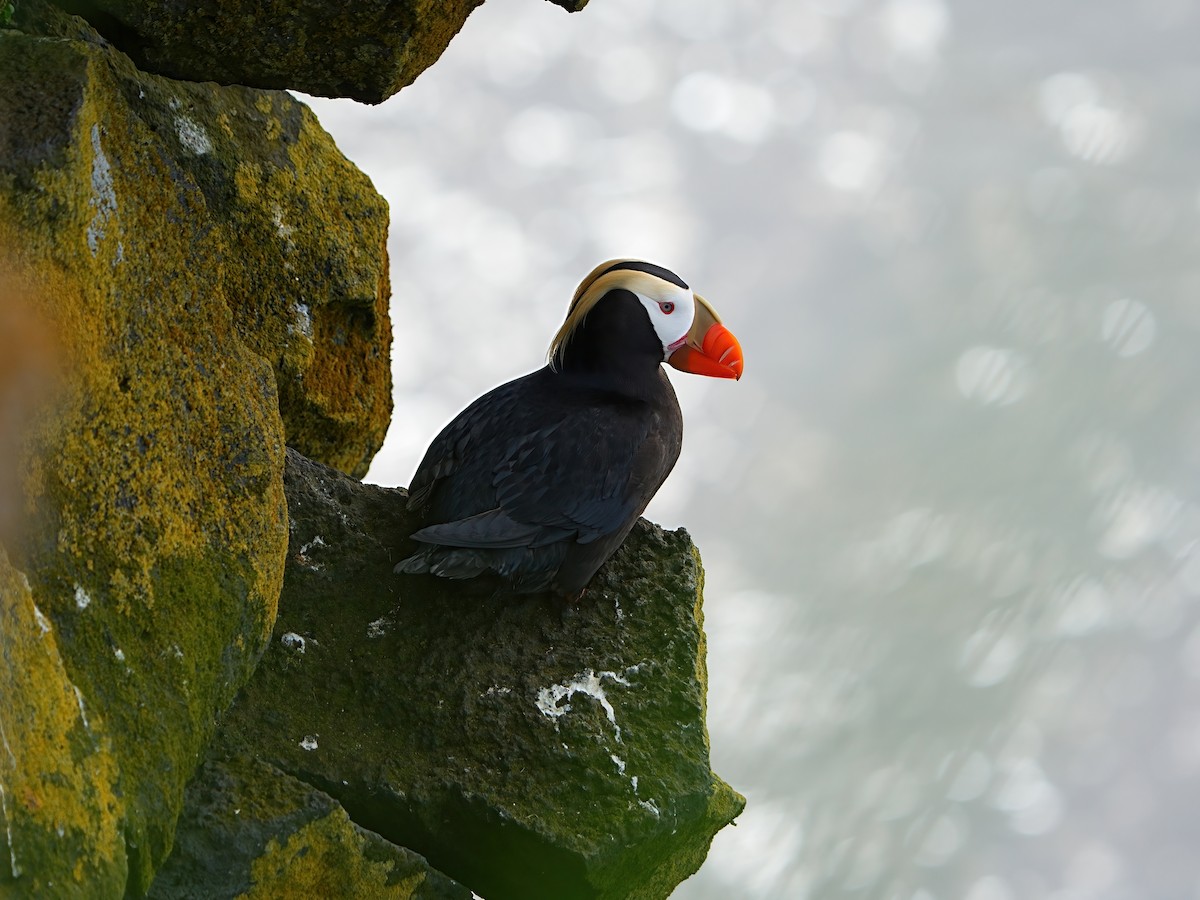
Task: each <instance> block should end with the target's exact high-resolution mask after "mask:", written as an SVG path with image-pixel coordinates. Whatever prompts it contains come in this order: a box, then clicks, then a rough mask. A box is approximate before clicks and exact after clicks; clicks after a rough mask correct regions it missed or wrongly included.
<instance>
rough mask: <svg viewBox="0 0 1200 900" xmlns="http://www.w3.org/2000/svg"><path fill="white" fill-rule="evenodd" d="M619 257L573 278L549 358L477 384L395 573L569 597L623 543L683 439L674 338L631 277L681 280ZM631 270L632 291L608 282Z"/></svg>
mask: <svg viewBox="0 0 1200 900" xmlns="http://www.w3.org/2000/svg"><path fill="white" fill-rule="evenodd" d="M628 262H629V261H614V262H613V263H610V264H606V266H607V268H605V266H601V267H598V268H597V269H596V270H595V271H594V272H593V273H592V275H590V276H589V280H585V282H584V284H583V285H581V286H580V290H579V291H578V292H577V293H576V297H575V302H574V303H573V306H572V315H574V316H575V319H574V320H572V319H570V318H569V319H568V325H569V327H568V325H564V332H560V338H561V342H558V341H556V343H558V346H556V348H552V353H553V355H552V359H551V364H550V365H547V366H545V367H544V368H542V369H539V370H538V371H536V372H533V373H531V374H529V375H526V376H524V377H522V378H518V379H516V380H514V381H510V382H508V383H507V384H504V385H501V386H500V387H498V388H495V389H494V390H492V391H490V392H488V393H487V394H484V395H483V396H482V397H480V398H479V399H478V400H476V401H475V402H474V403H472V404H471V405H470V406H468V407H467V408H466V409H465V410H463V411H462V412H461V413H460V414H459V415H458V416H457V417H456V418H455V419H454V420H453V421H452V422H451V423H450V424H449V425H447V426H446V427H445V428H444V429H443V430H442V432H441V433H440V434H439V435H438V436H437V437H436V438H435V439H434V441H433V443H432V444H431V445H430V447H429V449H428V450H427V451H426V454H425V457H424V459H423V460H422V462H421V464H420V466H419V468H418V469H417V473H416V475H415V476H414V478H413V481H412V485H411V488H410V494H409V501H408V506H409V508H410V509H412V510H414V511H417V513H418V516H419V521H420V523H421V527H420V528H419V529H418V530H417V531H415V532H414V533H413V535H412V537H413V539H414V540H416V541H417V542H419V543H420V544H421V547H420V548H419V549H418V550H417V552H416V553H414V554H413V555H412V556H410V557H408V558H407V559H405V560H404V561H402V562H401V563H400V564H399V565H397V566H396V571H397V572H402V573H410V574H418V573H430V574H433V575H439V576H442V577H446V578H472V577H475V576H480V575H485V574H487V573H491V574H490V577H493V578H498V579H499V580H500V582H501V584H502V586H503V587H504V588H506V589H508V590H511V591H514V592H518V593H531V592H542V591H550V592H554V593H558V594H567V595H576V594H578V593H580V592H581V591H582V590H583V589H584V587H585V586H586V585H587V583H588V581H589V580H590V579H591V577H592V575H593V574H594V573H595V572H596V570H597V569H598V568H599V567H600V566H601V565H602V564H603V563H604V561H605V560H607V559H608V557H609V556H611V555H612V553H613V552H615V551H616V549H617V548H618V547H619V546H620V544H621V542H622V541H623V540H624V539H625V536H626V535H627V534H628V533H629V531H630V529H631V528H632V527H633V524H634V523H635V522H636V521H637V518H638V516H639V515H641V513H642V511H643V510H644V509H645V508H646V505H647V504H648V503H649V502H650V499H651V498H652V497H653V496H654V494H655V492H657V491H658V489H659V487H660V486H661V485H662V483H663V481H665V480H666V478H667V475H668V474H669V473H670V472H671V469H672V468H673V467H674V465H675V461H676V460H677V459H678V458H679V453H680V448H681V446H682V440H683V417H682V414H681V412H680V409H679V403H678V401H677V400H676V397H675V391H674V390H673V389H672V387H671V384H670V381H669V380H668V379H667V376H666V373H665V372H664V371H663V369H662V366H661V363H662V362H663V361H664V358H665V357H666V356H668V355H669V350H670V348H668V347H666V346H665V341H664V339H663V338H662V337H661V335H660V333H659V332H658V331H656V326H655V325H654V323H652V321H651V318H652V314H651V312H648V307H647V303H646V302H645V294H644V293H643V290H639V288H642V289H645V287H646V285H647V284H651V283H650V282H647V281H646V280H645V279H646V278H651V279H657V280H659V281H661V282H665V283H669V284H670V285H671V286H672V287H671V288H670V290H673V291H678V290H686V287H685V286H684V287H680V286H682V285H683V282H682V281H680V280H679V279H678V276H674V275H673V273H669V272H666V270H659V273H665V274H666V275H668V276H670V278H669V279H664V278H662V277H661V274H654V273H650V274H647V273H646V272H645V270H644V269H642V270H640V271H641V272H642V274H641V275H636V274H632V273H631V272H620V271H618V269H617V267H620V266H623V265H627V264H628ZM642 265H647V264H642ZM652 268H657V267H652ZM605 274H608V277H607V279H606V280H605V281H603V282H601V283H600V285H599V287H598V291H599V293H598V295H597V296H595V297H590V298H589V297H588V296H586V294H585V289H586V288H587V287H588V286H589V285H590V284H594V283H595V282H596V281H597V280H598V278H599V277H600V276H602V275H605ZM627 279H632V282H631V284H632V286H633V287H634V288H635V290H629V289H626V288H624V287H620V286H618V285H620V284H622V283H624V282H625V281H626V280H627ZM651 286H652V287H653V285H652V284H651ZM664 290H666V289H665V288H664ZM635 291H636V292H635ZM688 294H689V295H690V291H688ZM639 295H640V296H639ZM581 297H582V301H583V303H582V305H581ZM700 302H703V301H700ZM649 308H650V309H651V310H653V309H654V307H653V306H650V307H649ZM706 308H707V306H706ZM675 324H676V326H679V323H675ZM688 324H689V323H687V322H685V323H683V324H682V326H680V327H683V328H686V327H687V325H688ZM678 343H682V339H680V341H679V342H678ZM738 354H739V363H738V365H739V373H740V350H739V351H738Z"/></svg>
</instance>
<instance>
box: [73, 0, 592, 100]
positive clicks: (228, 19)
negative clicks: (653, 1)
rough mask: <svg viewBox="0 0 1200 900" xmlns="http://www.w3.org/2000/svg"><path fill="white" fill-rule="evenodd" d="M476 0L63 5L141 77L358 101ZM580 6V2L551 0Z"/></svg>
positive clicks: (414, 64) (76, 0)
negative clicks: (116, 49) (128, 59)
mask: <svg viewBox="0 0 1200 900" xmlns="http://www.w3.org/2000/svg"><path fill="white" fill-rule="evenodd" d="M482 2H483V0H439V2H434V0H379V2H374V3H337V2H329V0H278V2H272V3H244V2H239V0H204V2H191V3H175V2H171V0H64V3H63V5H64V6H66V7H68V8H69V9H71V10H72V11H74V12H77V13H79V14H80V15H82V16H84V17H85V18H87V19H88V20H89V21H90V22H91V23H92V24H93V25H95V26H96V28H97V29H98V30H99V31H100V33H101V34H103V35H104V36H105V37H106V38H108V39H109V40H110V41H112V42H113V43H114V44H115V45H116V46H118V47H120V48H121V49H122V50H123V51H125V52H126V53H128V54H129V55H130V56H131V57H132V58H133V59H134V60H135V61H136V62H137V64H138V65H139V66H140V67H141V68H143V69H145V70H146V71H149V72H157V73H159V74H162V75H169V76H171V77H174V78H182V79H187V80H189V81H217V82H220V83H221V84H244V85H249V86H251V87H259V88H292V89H295V90H300V91H305V92H306V93H309V94H317V95H320V96H325V97H353V98H354V99H355V100H361V101H362V102H364V103H379V102H380V101H382V100H385V99H387V98H388V97H390V96H391V95H392V94H394V93H396V91H398V90H400V89H401V88H402V87H404V86H405V85H409V84H412V82H413V81H414V79H416V77H417V76H418V75H420V74H421V73H422V72H423V71H425V69H427V68H428V67H429V66H431V65H432V64H433V63H434V62H435V61H436V60H437V58H438V57H439V56H441V55H442V51H443V50H445V49H446V46H447V45H448V44H449V43H450V39H451V38H453V37H454V35H456V34H457V33H458V31H459V29H460V28H462V26H463V22H465V21H466V19H467V16H468V15H470V13H471V11H472V10H474V9H475V7H477V6H479V4H480V3H482ZM552 2H554V3H556V4H557V5H559V6H562V7H564V8H565V9H568V10H571V11H574V10H578V9H582V8H583V6H584V5H585V4H586V2H587V0H552Z"/></svg>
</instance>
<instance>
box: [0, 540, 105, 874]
mask: <svg viewBox="0 0 1200 900" xmlns="http://www.w3.org/2000/svg"><path fill="white" fill-rule="evenodd" d="M0 623H2V624H0V654H2V656H0V658H2V660H3V665H0V851H3V852H0V896H5V897H7V896H10V895H11V894H16V895H17V896H24V897H69V896H78V895H80V893H81V891H82V890H83V889H84V888H85V887H86V888H87V889H89V890H90V891H92V894H91V895H92V896H96V897H104V896H108V897H118V896H120V895H121V893H122V891H123V890H124V887H125V881H126V868H127V866H126V855H125V840H124V835H123V834H122V825H123V822H124V820H125V801H124V798H123V797H122V796H121V793H120V791H119V790H118V780H119V774H120V766H119V764H118V759H117V755H116V753H115V752H114V747H113V740H112V736H111V734H110V733H109V731H108V727H107V723H106V721H105V717H104V716H103V715H102V714H101V713H100V712H99V711H98V710H97V709H96V708H95V707H94V706H93V707H92V708H91V709H90V710H89V709H88V708H87V705H86V702H85V701H84V699H83V695H82V693H81V692H80V691H79V689H78V688H77V687H76V686H75V684H74V683H73V682H72V680H71V677H70V675H69V674H68V673H67V669H66V667H65V665H64V663H63V656H62V648H61V646H60V640H59V632H58V629H57V628H55V627H54V625H53V624H51V622H50V620H49V619H48V618H47V617H46V615H45V614H44V613H43V612H42V611H41V610H40V609H39V608H38V607H37V606H36V605H35V604H34V600H33V590H32V587H31V585H30V583H29V581H28V580H27V579H26V577H25V576H24V575H23V574H22V573H21V572H19V571H17V570H16V569H14V568H13V567H12V565H11V564H10V563H9V561H8V557H7V555H6V554H5V553H4V550H3V548H0Z"/></svg>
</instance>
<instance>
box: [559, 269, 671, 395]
mask: <svg viewBox="0 0 1200 900" xmlns="http://www.w3.org/2000/svg"><path fill="white" fill-rule="evenodd" d="M662 361H663V348H662V342H661V341H660V340H659V338H658V335H657V334H656V333H655V331H654V327H653V326H652V325H651V324H650V318H649V316H648V315H647V314H646V310H645V308H644V307H643V306H642V304H641V302H640V301H639V300H638V298H637V297H636V296H634V295H633V294H632V293H631V292H629V291H625V290H615V291H610V292H609V293H607V294H605V295H604V297H602V298H601V299H600V300H599V301H598V302H597V303H596V305H595V307H593V308H592V310H591V311H589V312H588V314H587V316H586V317H585V318H584V319H583V321H582V322H581V323H580V324H579V327H578V328H577V329H576V330H575V333H574V334H572V335H571V337H570V339H569V340H568V341H567V344H566V346H565V347H564V348H563V355H562V366H561V372H562V374H563V376H565V377H566V378H567V379H569V380H572V381H576V382H580V383H583V384H586V385H587V386H588V387H594V388H603V389H605V390H610V391H613V392H614V393H618V394H626V395H629V396H633V397H638V398H646V397H648V396H650V395H651V394H653V393H655V392H656V391H657V390H659V389H660V385H661V363H662Z"/></svg>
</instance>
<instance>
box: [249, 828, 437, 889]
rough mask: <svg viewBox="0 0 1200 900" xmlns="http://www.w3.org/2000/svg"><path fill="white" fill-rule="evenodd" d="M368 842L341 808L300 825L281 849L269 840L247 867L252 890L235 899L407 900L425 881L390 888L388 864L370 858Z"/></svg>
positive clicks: (414, 878)
mask: <svg viewBox="0 0 1200 900" xmlns="http://www.w3.org/2000/svg"><path fill="white" fill-rule="evenodd" d="M366 846H367V840H366V838H365V837H364V836H363V834H362V832H361V831H359V830H358V829H356V828H355V827H354V824H353V823H352V822H351V821H350V818H349V817H348V816H347V815H346V812H345V810H343V809H342V808H341V807H337V808H335V809H332V810H330V812H329V814H328V815H326V816H323V817H322V818H320V819H316V820H314V821H312V822H309V823H308V824H306V825H304V826H303V827H302V828H300V829H299V830H298V831H296V832H295V833H294V834H292V835H291V836H290V837H288V838H287V839H286V840H285V841H284V843H283V844H282V845H280V843H279V842H278V841H277V840H275V839H272V840H271V841H270V842H268V844H267V847H266V849H265V851H264V852H263V854H262V856H260V857H259V858H258V859H256V860H255V861H254V863H253V864H252V865H251V868H250V877H251V880H252V881H253V883H254V886H253V887H251V888H250V890H248V891H246V892H245V893H243V894H240V895H239V896H238V900H288V898H293V897H294V898H296V900H307V898H309V897H323V898H327V900H335V898H343V897H344V898H351V897H353V898H364V900H408V898H410V897H412V896H413V895H414V893H415V892H416V890H417V888H418V887H420V886H421V885H422V884H423V883H424V881H425V876H424V875H423V874H420V873H414V874H411V875H408V876H406V877H402V878H400V879H399V880H398V881H396V882H395V883H394V884H389V883H388V881H389V876H390V875H391V873H392V869H393V863H392V862H390V861H387V860H379V861H375V860H371V859H369V858H368V857H367V856H366V855H365V854H364V850H365V849H366Z"/></svg>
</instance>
